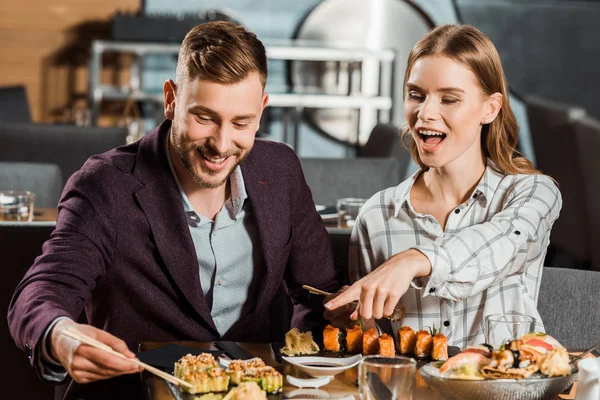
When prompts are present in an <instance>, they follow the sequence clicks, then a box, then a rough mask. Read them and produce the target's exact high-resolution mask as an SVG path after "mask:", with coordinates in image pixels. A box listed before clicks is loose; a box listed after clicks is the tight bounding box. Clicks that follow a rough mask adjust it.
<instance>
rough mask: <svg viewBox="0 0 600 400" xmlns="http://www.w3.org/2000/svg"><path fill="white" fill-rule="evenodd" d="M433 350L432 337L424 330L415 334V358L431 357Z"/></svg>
mask: <svg viewBox="0 0 600 400" xmlns="http://www.w3.org/2000/svg"><path fill="white" fill-rule="evenodd" d="M432 349H433V337H432V336H431V333H429V332H427V331H426V330H420V331H419V332H417V341H416V342H415V356H417V358H426V357H430V356H431V350H432Z"/></svg>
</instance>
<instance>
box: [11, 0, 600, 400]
mask: <svg viewBox="0 0 600 400" xmlns="http://www.w3.org/2000/svg"><path fill="white" fill-rule="evenodd" d="M215 20H225V21H233V22H236V23H239V24H241V25H243V26H245V27H246V28H248V29H249V30H251V31H253V32H255V33H256V34H257V36H258V37H259V39H261V40H262V41H263V42H264V43H265V46H266V49H267V57H268V59H269V79H268V82H267V87H266V91H267V92H268V93H269V94H270V99H271V101H270V104H269V106H268V107H267V108H266V110H265V113H264V115H263V119H262V121H261V126H260V129H259V131H258V132H257V137H261V138H264V139H267V140H275V141H280V142H284V143H286V144H288V145H289V146H290V147H291V148H293V149H294V150H295V152H296V154H297V155H298V157H299V158H300V161H301V164H302V168H303V171H304V174H305V178H306V180H307V183H308V185H309V187H310V188H311V191H312V195H313V199H314V201H315V204H316V205H317V206H318V207H320V210H321V211H320V212H321V213H322V216H323V221H324V223H325V225H326V226H327V229H328V232H329V235H330V238H331V241H332V245H333V248H334V253H335V258H336V264H337V267H338V268H340V269H343V268H346V266H347V261H348V243H349V235H350V228H348V227H347V226H341V225H340V224H339V222H338V215H337V209H336V206H337V202H338V200H339V199H343V198H358V199H366V198H369V197H371V196H372V195H373V194H374V193H376V192H378V191H379V190H382V189H385V188H388V187H392V186H396V185H398V184H399V183H400V182H401V181H403V180H404V179H406V178H407V177H409V176H410V175H411V174H413V173H414V172H415V171H416V170H417V166H416V164H415V163H414V161H413V160H412V159H411V157H410V153H409V151H408V150H407V149H406V148H403V147H402V145H401V142H400V138H399V135H398V132H399V130H400V129H401V128H402V127H403V125H404V124H405V121H404V113H403V87H402V85H403V84H402V80H403V76H404V69H405V67H406V58H407V56H408V52H409V51H410V49H411V48H412V46H413V45H414V43H415V42H416V41H417V40H418V39H419V38H420V37H422V36H423V35H424V34H426V33H427V32H429V31H430V30H431V29H433V28H434V27H436V26H438V25H441V24H445V23H466V24H471V25H474V26H475V27H477V28H479V29H480V30H482V31H483V32H484V33H485V34H486V35H488V36H489V38H490V39H491V40H492V41H493V42H494V44H495V45H496V46H497V48H498V51H499V53H500V57H501V59H502V63H503V67H504V70H505V73H506V76H507V79H508V84H509V90H510V102H511V106H512V107H513V109H514V111H515V114H516V117H517V122H518V124H519V129H520V131H519V135H520V136H519V151H520V152H521V153H523V154H524V155H525V156H527V157H528V158H529V159H531V160H532V161H533V162H534V164H535V166H536V168H538V169H539V170H540V171H542V172H543V173H545V174H548V175H550V176H551V177H553V178H554V179H555V180H556V182H557V183H558V185H559V187H560V191H561V193H562V197H563V206H562V210H561V212H560V218H559V219H558V220H557V221H556V223H555V224H554V226H553V228H552V233H551V237H550V245H549V247H548V252H547V254H546V259H545V261H544V267H545V272H544V276H543V280H542V283H541V285H542V289H541V291H540V297H539V300H538V307H539V311H540V315H541V316H542V318H543V319H544V322H545V325H546V329H547V330H548V332H549V333H551V334H552V335H553V336H554V337H555V338H557V339H558V340H559V341H560V342H561V343H566V344H567V347H570V348H578V349H585V348H587V347H590V346H591V345H593V344H595V343H597V342H599V341H600V340H599V339H600V311H599V310H600V296H598V288H599V287H600V252H598V251H596V250H594V248H595V246H597V245H599V244H600V157H598V155H595V154H596V153H595V152H596V150H598V151H600V102H599V101H598V95H597V93H596V92H595V90H599V89H600V68H598V64H599V63H600V45H599V42H598V38H599V37H600V24H599V23H598V21H600V1H598V0H587V1H584V0H579V1H572V0H302V1H297V0H204V1H194V0H87V1H80V0H51V1H40V0H24V1H19V2H2V4H0V52H1V53H2V54H3V56H2V57H1V58H0V71H1V74H0V191H9V190H12V191H29V192H32V193H34V194H35V200H34V206H33V208H32V217H31V218H28V219H25V220H24V221H20V222H6V221H0V251H1V254H2V258H1V259H0V260H1V262H0V264H1V265H2V268H3V272H4V278H3V279H2V281H1V282H2V283H1V285H2V289H1V290H0V299H1V302H2V305H3V310H4V311H5V315H6V310H7V308H8V305H9V302H10V299H11V296H12V294H13V291H14V289H15V287H16V286H17V284H18V282H19V281H20V280H21V278H22V277H23V275H24V274H25V272H26V271H27V270H28V268H29V267H30V266H31V265H32V263H33V261H34V260H35V258H36V257H37V256H39V255H40V254H41V252H42V244H43V243H44V241H46V240H47V239H48V238H49V237H50V234H51V233H52V231H53V229H54V226H55V222H56V209H57V204H58V202H59V199H60V196H61V192H62V189H63V187H64V185H65V183H66V181H67V180H68V179H69V177H70V176H71V175H72V174H73V173H74V172H75V171H77V170H78V169H79V168H80V167H81V166H82V165H83V163H84V162H85V161H86V160H87V159H88V158H89V157H90V156H92V155H95V154H99V153H102V152H105V151H108V150H110V149H112V148H114V147H117V146H120V145H123V144H126V143H131V142H134V141H136V140H138V139H140V138H141V137H143V135H144V134H145V132H148V131H150V130H151V129H153V127H154V126H156V125H157V124H159V123H160V122H161V121H162V120H163V118H164V114H163V92H162V88H163V83H164V81H165V79H169V78H172V77H173V76H174V72H175V65H176V62H177V59H176V57H177V51H178V48H179V44H180V42H181V40H182V39H183V37H184V35H185V33H186V32H187V31H188V30H189V29H190V28H191V27H193V26H195V25H197V24H199V23H205V22H208V21H215ZM0 341H1V343H2V347H3V349H4V354H5V355H6V356H7V358H6V359H5V361H7V363H6V364H7V365H8V366H9V368H8V372H7V373H5V375H4V378H3V380H4V382H7V387H8V392H9V393H10V391H11V390H14V396H9V397H7V398H17V397H18V398H24V399H33V398H37V399H50V398H60V396H61V394H62V391H61V390H62V389H61V386H54V385H51V384H49V383H45V382H42V380H41V379H40V378H39V377H38V376H37V375H36V373H35V370H34V368H32V367H31V366H30V365H29V362H28V360H27V356H26V355H25V354H23V353H22V352H21V351H20V350H18V349H17V348H16V346H15V345H14V342H13V340H12V338H11V336H10V334H9V332H8V329H7V325H6V322H5V323H4V326H3V327H2V329H0ZM5 393H6V391H5ZM54 396H56V397H54Z"/></svg>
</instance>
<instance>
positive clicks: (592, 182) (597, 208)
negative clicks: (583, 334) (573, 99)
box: [561, 117, 600, 313]
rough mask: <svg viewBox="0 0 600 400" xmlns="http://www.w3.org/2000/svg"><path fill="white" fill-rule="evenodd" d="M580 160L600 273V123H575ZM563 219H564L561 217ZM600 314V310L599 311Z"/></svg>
mask: <svg viewBox="0 0 600 400" xmlns="http://www.w3.org/2000/svg"><path fill="white" fill-rule="evenodd" d="M575 135H576V138H577V150H578V156H579V157H578V159H579V162H580V163H581V171H582V173H583V178H582V184H583V193H584V199H585V204H586V207H585V215H586V220H585V222H586V225H587V227H588V229H587V230H586V231H587V234H588V235H589V236H588V240H589V243H590V246H591V247H590V249H591V251H590V261H591V268H592V269H593V270H595V271H600V252H599V251H598V244H600V157H598V150H599V149H600V122H599V121H597V120H595V119H592V118H589V117H586V118H581V119H579V120H577V121H576V122H575ZM561 218H562V217H561ZM598 312H599V313H600V310H599V311H598Z"/></svg>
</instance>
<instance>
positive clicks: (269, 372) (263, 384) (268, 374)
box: [242, 366, 283, 393]
mask: <svg viewBox="0 0 600 400" xmlns="http://www.w3.org/2000/svg"><path fill="white" fill-rule="evenodd" d="M242 382H256V383H257V384H258V386H259V387H260V388H261V389H262V390H264V391H265V392H267V393H278V392H280V391H281V390H282V388H283V375H281V374H280V373H279V372H278V371H277V370H276V369H275V368H273V367H270V366H265V367H259V368H248V369H247V370H246V372H245V374H244V376H242Z"/></svg>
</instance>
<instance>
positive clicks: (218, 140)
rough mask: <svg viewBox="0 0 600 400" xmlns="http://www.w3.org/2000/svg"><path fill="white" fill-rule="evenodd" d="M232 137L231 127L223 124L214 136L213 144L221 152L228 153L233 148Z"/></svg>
mask: <svg viewBox="0 0 600 400" xmlns="http://www.w3.org/2000/svg"><path fill="white" fill-rule="evenodd" d="M231 137H232V132H231V129H230V128H227V127H223V126H221V127H219V128H217V130H216V132H215V135H214V136H213V139H214V140H213V145H214V147H215V149H216V150H217V151H218V152H219V153H220V154H224V153H227V151H228V150H229V149H230V148H231Z"/></svg>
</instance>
